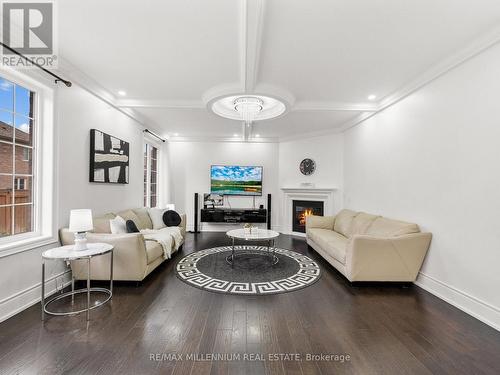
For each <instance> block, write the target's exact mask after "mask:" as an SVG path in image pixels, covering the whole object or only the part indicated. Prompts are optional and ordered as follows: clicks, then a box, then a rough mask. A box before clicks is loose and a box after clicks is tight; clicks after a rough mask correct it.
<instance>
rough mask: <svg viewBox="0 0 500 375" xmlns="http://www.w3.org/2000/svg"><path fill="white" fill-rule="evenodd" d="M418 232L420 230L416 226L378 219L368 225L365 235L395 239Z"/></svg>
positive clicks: (382, 218)
mask: <svg viewBox="0 0 500 375" xmlns="http://www.w3.org/2000/svg"><path fill="white" fill-rule="evenodd" d="M419 232H420V229H419V228H418V225H417V224H413V223H407V222H404V221H398V220H392V219H387V218H385V217H378V218H377V219H375V221H374V222H373V223H372V225H370V227H369V228H368V230H367V231H366V234H368V235H372V236H381V237H396V236H402V235H404V234H411V233H419Z"/></svg>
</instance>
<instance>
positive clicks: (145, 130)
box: [144, 129, 165, 142]
mask: <svg viewBox="0 0 500 375" xmlns="http://www.w3.org/2000/svg"><path fill="white" fill-rule="evenodd" d="M144 133H149V134H151V135H152V136H153V137H156V138H158V139H159V140H160V141H162V142H165V140H164V139H163V138H162V137H160V136H159V135H158V134H155V133H153V132H152V131H151V130H149V129H144Z"/></svg>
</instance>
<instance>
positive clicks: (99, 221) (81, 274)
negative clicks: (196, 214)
mask: <svg viewBox="0 0 500 375" xmlns="http://www.w3.org/2000/svg"><path fill="white" fill-rule="evenodd" d="M116 216H121V217H123V218H124V219H125V220H129V219H130V220H133V221H134V223H135V224H136V225H137V227H138V229H153V223H152V222H151V218H150V217H149V214H148V211H147V209H146V208H136V209H130V210H124V211H121V212H118V213H117V214H113V213H109V214H105V215H102V216H99V217H94V218H93V222H94V230H93V231H92V232H90V233H87V239H88V241H89V242H105V243H109V244H111V245H113V246H114V250H113V254H114V255H113V256H114V263H113V268H114V269H113V273H114V275H113V279H114V280H127V281H142V280H143V279H144V278H145V277H146V276H147V275H149V274H150V273H151V272H152V271H153V270H154V269H155V268H156V267H158V266H159V265H160V264H161V263H163V262H164V261H165V260H166V259H167V258H166V257H165V255H164V253H165V252H164V250H163V247H162V246H161V245H160V244H159V243H158V242H156V241H153V240H145V239H144V235H143V234H141V233H125V234H111V229H110V225H109V220H110V219H114V218H115V217H116ZM181 219H182V221H181V224H180V225H179V228H180V232H181V235H182V238H183V240H182V242H184V238H185V236H186V215H181ZM60 238H61V242H62V244H63V245H70V244H73V243H74V234H73V233H72V232H70V231H69V230H68V229H67V228H64V229H61V230H60ZM172 245H173V241H172ZM172 251H175V247H173V248H172ZM109 262H110V256H108V255H103V256H100V257H94V258H92V260H91V275H90V278H91V279H92V280H109V268H110V263H109ZM71 269H72V271H73V277H74V278H75V279H76V280H86V279H87V268H86V263H85V262H82V261H74V262H71Z"/></svg>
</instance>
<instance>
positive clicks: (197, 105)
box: [116, 99, 206, 109]
mask: <svg viewBox="0 0 500 375" xmlns="http://www.w3.org/2000/svg"><path fill="white" fill-rule="evenodd" d="M116 105H117V106H118V107H119V108H165V109H205V108H206V107H205V104H204V103H203V102H202V101H200V100H140V99H118V100H116Z"/></svg>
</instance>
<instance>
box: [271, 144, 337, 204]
mask: <svg viewBox="0 0 500 375" xmlns="http://www.w3.org/2000/svg"><path fill="white" fill-rule="evenodd" d="M279 155H280V156H279V160H280V162H279V186H280V187H299V186H300V184H302V183H313V184H314V185H315V187H317V188H336V189H338V190H336V191H335V194H334V201H335V202H334V205H335V211H338V210H339V209H340V208H341V205H342V185H343V182H342V168H343V163H342V158H343V135H342V134H329V135H323V136H321V137H312V138H302V139H300V140H293V141H287V142H282V143H280V145H279ZM305 158H310V159H313V160H314V161H315V162H316V171H315V172H314V173H313V174H312V175H309V176H304V175H303V174H302V173H300V169H299V165H300V162H301V161H302V160H304V159H305Z"/></svg>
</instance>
